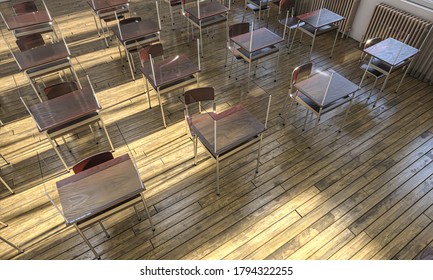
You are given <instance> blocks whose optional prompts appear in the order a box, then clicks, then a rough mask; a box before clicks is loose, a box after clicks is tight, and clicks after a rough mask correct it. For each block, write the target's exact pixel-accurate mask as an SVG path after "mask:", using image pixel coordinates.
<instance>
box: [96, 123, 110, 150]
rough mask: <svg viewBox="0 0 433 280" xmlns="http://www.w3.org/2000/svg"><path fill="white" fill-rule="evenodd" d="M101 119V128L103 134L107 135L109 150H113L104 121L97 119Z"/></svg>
mask: <svg viewBox="0 0 433 280" xmlns="http://www.w3.org/2000/svg"><path fill="white" fill-rule="evenodd" d="M99 120H100V121H101V125H102V128H103V129H104V132H105V136H107V140H108V143H109V144H110V147H111V150H112V151H114V147H113V143H112V142H111V139H110V135H108V131H107V128H106V127H105V123H104V121H103V120H102V118H100V119H99Z"/></svg>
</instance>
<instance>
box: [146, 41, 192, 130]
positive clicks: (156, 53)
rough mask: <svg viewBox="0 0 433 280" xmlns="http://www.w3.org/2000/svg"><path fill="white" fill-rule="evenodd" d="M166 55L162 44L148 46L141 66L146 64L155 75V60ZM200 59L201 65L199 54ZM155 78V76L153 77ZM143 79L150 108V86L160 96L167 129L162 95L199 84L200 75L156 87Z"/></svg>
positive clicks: (163, 119)
mask: <svg viewBox="0 0 433 280" xmlns="http://www.w3.org/2000/svg"><path fill="white" fill-rule="evenodd" d="M197 49H199V43H198V42H197ZM163 55H164V49H163V47H162V44H155V45H150V46H147V47H145V48H143V49H142V50H140V61H141V65H142V66H143V67H144V66H145V64H147V65H149V64H150V67H151V69H152V73H155V69H154V58H158V57H161V58H162V59H164V58H163ZM198 57H199V65H200V54H198ZM153 76H155V75H153ZM143 78H144V80H145V82H146V92H147V99H148V101H149V108H152V106H151V102H150V95H149V84H150V86H151V87H152V88H153V90H154V91H155V92H156V94H157V96H158V103H159V107H160V108H161V116H162V121H163V123H164V127H167V123H166V121H165V114H164V108H163V105H162V102H161V94H162V93H166V92H170V91H174V90H178V89H184V88H185V87H187V86H189V85H192V84H195V83H197V85H198V83H199V79H198V74H197V75H190V76H188V77H185V78H182V79H180V80H177V81H175V82H171V83H169V84H166V85H162V86H157V85H154V83H152V82H149V81H148V80H147V79H146V77H145V75H144V74H143Z"/></svg>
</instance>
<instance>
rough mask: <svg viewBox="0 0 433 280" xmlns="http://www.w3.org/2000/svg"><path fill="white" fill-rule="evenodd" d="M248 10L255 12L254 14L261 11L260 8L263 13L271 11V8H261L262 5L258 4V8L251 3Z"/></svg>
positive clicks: (264, 6)
mask: <svg viewBox="0 0 433 280" xmlns="http://www.w3.org/2000/svg"><path fill="white" fill-rule="evenodd" d="M247 8H248V9H250V10H251V11H254V12H258V11H260V8H261V10H262V11H267V10H269V9H270V7H269V6H268V5H263V6H261V7H260V4H257V6H256V5H254V4H251V3H249V4H247Z"/></svg>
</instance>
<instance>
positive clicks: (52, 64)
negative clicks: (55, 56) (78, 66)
mask: <svg viewBox="0 0 433 280" xmlns="http://www.w3.org/2000/svg"><path fill="white" fill-rule="evenodd" d="M60 66H61V67H60ZM70 66H71V63H70V61H69V59H67V58H65V59H62V60H58V61H54V62H50V63H47V64H44V65H41V66H37V67H34V68H31V69H28V70H27V71H26V73H27V74H28V75H29V76H32V74H35V73H37V72H41V71H43V70H47V69H50V68H53V69H55V70H53V71H58V70H61V69H66V68H69V67H70ZM57 67H60V69H57Z"/></svg>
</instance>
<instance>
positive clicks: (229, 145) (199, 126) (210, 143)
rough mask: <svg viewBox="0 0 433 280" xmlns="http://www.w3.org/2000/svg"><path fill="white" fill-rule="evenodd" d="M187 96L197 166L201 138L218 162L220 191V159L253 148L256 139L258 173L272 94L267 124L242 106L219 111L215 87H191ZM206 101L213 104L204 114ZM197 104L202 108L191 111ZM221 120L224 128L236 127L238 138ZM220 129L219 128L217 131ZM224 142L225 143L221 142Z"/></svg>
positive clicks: (218, 189)
mask: <svg viewBox="0 0 433 280" xmlns="http://www.w3.org/2000/svg"><path fill="white" fill-rule="evenodd" d="M184 96H185V120H186V126H187V127H188V128H189V131H190V135H191V137H192V139H193V145H194V165H196V164H197V144H198V141H200V143H201V144H202V145H203V147H204V148H205V150H206V152H207V153H208V154H209V155H210V156H211V157H212V158H213V159H214V160H215V162H216V184H217V195H219V194H220V186H219V173H220V168H219V162H220V160H223V159H224V158H226V157H228V156H230V155H231V154H234V153H236V152H238V151H240V150H242V149H244V148H246V147H249V146H251V145H253V144H254V143H256V142H259V148H258V156H257V165H256V173H258V168H259V163H260V162H259V159H260V152H261V146H262V139H263V133H264V132H265V130H266V127H267V120H268V115H269V108H270V101H271V99H270V97H269V101H268V104H267V111H266V120H265V123H264V124H262V123H261V122H260V121H259V120H257V119H256V118H255V117H254V116H253V115H252V114H251V113H250V112H248V110H247V109H246V108H244V107H243V106H242V105H237V106H233V107H231V108H230V109H228V110H225V111H223V112H220V113H216V106H215V102H214V99H215V93H214V89H213V88H211V87H203V88H196V89H192V90H188V91H186V92H185V95H184ZM206 101H209V102H210V103H211V106H212V111H211V112H208V113H202V110H201V103H202V102H206ZM197 103H198V107H199V110H198V111H199V113H198V114H191V109H190V107H191V106H192V105H194V104H197ZM239 120H240V123H236V121H239ZM219 121H222V123H221V125H222V127H225V128H226V129H227V130H236V133H235V137H236V138H235V139H230V136H231V135H232V134H230V135H229V134H226V133H225V132H224V129H223V128H221V126H219V125H218V122H219ZM231 121H233V123H231ZM220 129H222V130H223V132H221V131H220ZM217 130H219V131H218V132H217ZM242 131H244V133H241V132H242ZM226 132H228V131H226ZM230 133H231V131H230ZM220 141H221V142H225V143H224V144H220V143H219V142H220ZM217 142H218V143H217ZM218 145H221V146H218Z"/></svg>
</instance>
